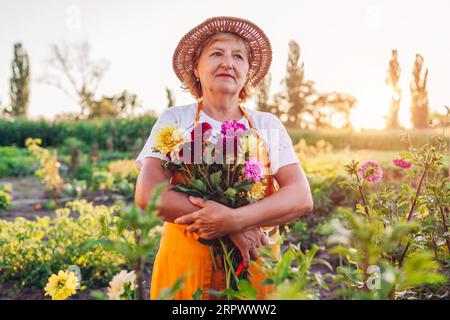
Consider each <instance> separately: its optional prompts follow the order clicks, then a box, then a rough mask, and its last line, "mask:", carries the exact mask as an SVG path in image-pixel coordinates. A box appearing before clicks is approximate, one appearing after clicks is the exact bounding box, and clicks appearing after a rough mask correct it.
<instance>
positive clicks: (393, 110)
mask: <svg viewBox="0 0 450 320" xmlns="http://www.w3.org/2000/svg"><path fill="white" fill-rule="evenodd" d="M397 57H398V55H397V50H395V49H393V50H392V57H391V60H389V69H388V71H387V77H386V84H387V85H388V86H391V88H392V100H391V103H390V106H389V114H388V115H387V116H386V128H387V129H398V128H401V125H400V122H399V119H398V113H399V110H400V101H401V95H402V89H401V88H400V87H399V85H398V81H399V80H400V73H401V68H400V64H399V62H398V58H397Z"/></svg>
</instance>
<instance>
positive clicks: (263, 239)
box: [261, 232, 270, 246]
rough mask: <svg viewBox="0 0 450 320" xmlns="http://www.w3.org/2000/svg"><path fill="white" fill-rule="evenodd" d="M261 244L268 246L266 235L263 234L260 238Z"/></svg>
mask: <svg viewBox="0 0 450 320" xmlns="http://www.w3.org/2000/svg"><path fill="white" fill-rule="evenodd" d="M261 243H262V245H263V246H268V245H269V244H270V243H269V238H268V237H267V236H266V234H265V233H264V232H263V233H262V236H261Z"/></svg>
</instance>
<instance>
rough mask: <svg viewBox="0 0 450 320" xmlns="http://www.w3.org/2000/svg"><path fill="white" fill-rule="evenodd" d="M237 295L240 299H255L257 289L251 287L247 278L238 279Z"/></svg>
mask: <svg viewBox="0 0 450 320" xmlns="http://www.w3.org/2000/svg"><path fill="white" fill-rule="evenodd" d="M237 287H238V295H239V296H240V297H241V299H248V300H256V296H257V294H258V293H257V291H256V289H255V288H253V287H252V285H251V284H250V282H248V280H240V281H239V283H238V284H237Z"/></svg>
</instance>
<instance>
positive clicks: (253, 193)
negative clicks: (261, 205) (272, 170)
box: [247, 182, 267, 200]
mask: <svg viewBox="0 0 450 320" xmlns="http://www.w3.org/2000/svg"><path fill="white" fill-rule="evenodd" d="M266 188H267V186H265V185H263V184H262V183H260V182H258V183H255V184H254V185H253V186H252V189H251V190H250V191H249V192H248V194H247V195H248V197H249V198H250V199H253V200H261V199H262V198H264V194H265V192H266Z"/></svg>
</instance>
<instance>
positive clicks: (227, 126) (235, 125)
mask: <svg viewBox="0 0 450 320" xmlns="http://www.w3.org/2000/svg"><path fill="white" fill-rule="evenodd" d="M246 129H247V128H246V127H245V125H244V124H242V123H239V122H237V121H236V120H231V121H224V122H223V123H222V127H221V130H220V132H221V133H222V134H223V135H226V134H230V133H232V134H233V133H234V132H236V131H238V130H243V131H245V130H246Z"/></svg>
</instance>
